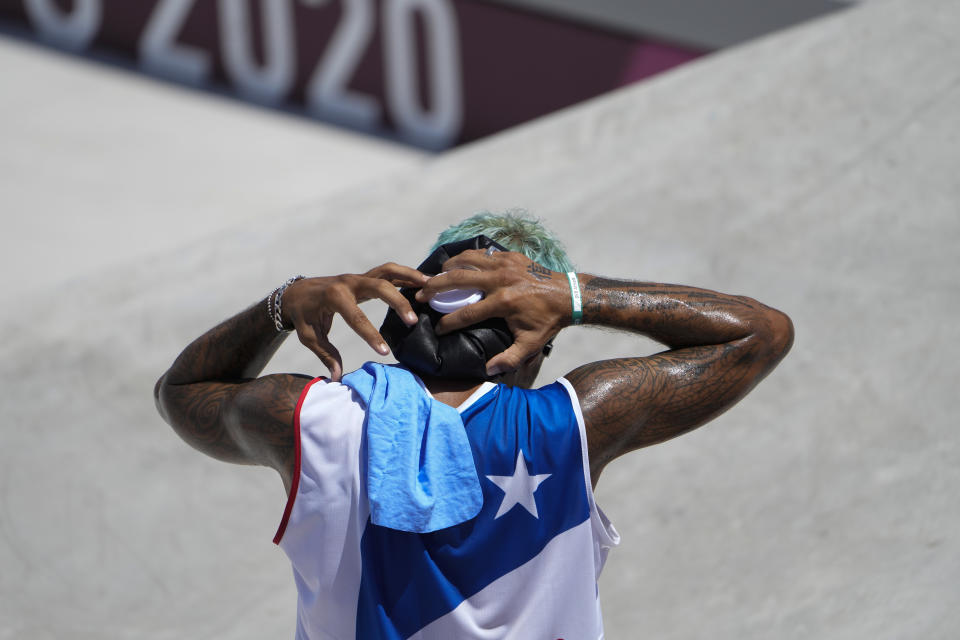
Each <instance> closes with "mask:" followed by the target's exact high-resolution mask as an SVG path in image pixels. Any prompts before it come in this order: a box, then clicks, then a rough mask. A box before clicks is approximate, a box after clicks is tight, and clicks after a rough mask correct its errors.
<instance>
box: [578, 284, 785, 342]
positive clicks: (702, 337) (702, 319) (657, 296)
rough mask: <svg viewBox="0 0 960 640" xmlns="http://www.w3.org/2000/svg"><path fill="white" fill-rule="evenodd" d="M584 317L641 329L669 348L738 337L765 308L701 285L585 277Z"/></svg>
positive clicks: (760, 318) (762, 315) (746, 332)
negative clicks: (698, 286)
mask: <svg viewBox="0 0 960 640" xmlns="http://www.w3.org/2000/svg"><path fill="white" fill-rule="evenodd" d="M583 280H584V284H583V289H584V291H583V298H584V303H583V314H584V321H585V322H590V323H595V324H600V325H604V326H610V327H616V328H620V329H627V330H632V331H637V332H639V333H643V334H644V335H647V336H648V337H650V338H653V339H654V340H656V341H658V342H661V343H663V344H665V345H667V346H669V347H674V348H676V347H687V346H696V345H703V344H717V343H721V342H729V341H731V340H738V339H740V338H744V337H746V336H747V335H749V334H750V333H751V329H753V328H755V326H756V325H757V324H758V323H762V322H764V320H765V316H766V314H767V312H768V311H770V309H769V308H768V307H765V306H764V305H762V304H760V303H759V302H757V301H755V300H751V299H749V298H743V297H739V296H730V295H725V294H722V293H718V292H716V291H709V290H707V289H697V288H695V287H687V286H682V285H670V284H659V283H652V282H630V281H622V280H611V279H609V278H599V277H595V276H586V277H585V278H584V279H583Z"/></svg>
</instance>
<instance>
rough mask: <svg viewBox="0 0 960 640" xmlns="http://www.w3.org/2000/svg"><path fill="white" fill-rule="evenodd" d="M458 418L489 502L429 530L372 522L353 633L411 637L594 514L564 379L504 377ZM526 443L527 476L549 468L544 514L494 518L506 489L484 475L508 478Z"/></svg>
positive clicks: (541, 493) (541, 489)
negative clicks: (537, 383)
mask: <svg viewBox="0 0 960 640" xmlns="http://www.w3.org/2000/svg"><path fill="white" fill-rule="evenodd" d="M462 417H463V422H464V426H465V427H466V429H467V434H468V436H469V439H470V446H471V448H472V450H473V457H474V460H475V461H476V465H477V473H478V475H479V476H480V484H481V487H482V489H483V508H482V509H481V511H480V513H479V515H477V517H476V518H474V519H473V520H470V521H468V522H464V523H462V524H459V525H457V526H454V527H449V528H447V529H442V530H440V531H435V532H433V533H425V534H416V533H408V532H404V531H396V530H393V529H386V528H384V527H380V526H377V525H373V524H371V523H370V522H369V520H368V522H367V526H366V529H365V530H364V533H363V538H362V540H361V543H360V549H361V555H362V558H363V560H362V562H363V568H362V574H361V582H360V594H359V599H358V602H357V638H364V639H365V640H366V639H374V640H379V639H384V640H387V639H389V640H400V639H403V638H408V637H410V636H412V635H413V634H415V633H416V632H417V631H419V630H420V629H422V628H423V627H425V626H426V625H427V624H429V623H430V622H432V621H434V620H436V619H437V618H439V617H441V616H443V615H444V614H446V613H449V612H450V611H452V610H453V609H455V608H456V607H457V606H458V605H459V604H460V603H461V602H463V600H465V599H466V598H469V597H470V596H472V595H474V594H476V593H477V592H479V591H480V590H481V589H483V588H484V587H486V586H487V585H489V584H490V583H491V582H493V581H494V580H496V579H498V578H500V577H502V576H504V575H506V574H507V573H509V572H511V571H513V570H514V569H516V568H517V567H519V566H521V565H523V564H525V563H526V562H528V561H529V560H531V559H532V558H534V557H535V556H536V555H537V554H539V553H540V551H541V550H542V549H543V548H544V547H545V546H546V545H547V543H548V542H549V541H550V540H551V539H552V538H554V537H555V536H557V535H559V534H560V533H563V532H564V531H567V530H568V529H571V528H573V527H575V526H576V525H578V524H580V523H581V522H583V521H585V520H587V519H588V518H589V517H590V507H589V503H588V501H587V493H586V482H585V475H584V470H583V462H582V454H581V448H580V430H579V427H578V425H577V419H576V416H575V414H574V412H573V410H572V408H571V405H570V396H569V394H568V393H567V391H566V389H565V388H564V387H563V385H561V384H560V383H559V382H556V383H554V384H551V385H549V386H546V387H543V388H542V389H538V390H535V391H531V390H528V389H520V388H516V387H506V386H503V385H500V386H497V387H495V388H494V389H492V390H491V391H490V392H489V393H487V394H485V395H484V396H483V397H482V398H480V399H478V400H477V401H476V402H475V403H474V404H473V405H472V406H470V407H469V408H467V409H466V410H465V411H464V412H463V414H462ZM520 451H522V452H523V457H524V459H525V460H526V462H527V472H528V473H529V474H530V475H538V474H552V475H551V476H550V477H549V478H547V479H546V480H544V481H543V482H542V483H541V484H540V485H539V486H538V488H537V490H536V492H535V493H534V496H535V498H536V505H537V511H538V515H539V518H536V517H534V516H533V515H532V514H531V513H530V512H529V511H527V510H526V509H525V508H524V507H523V506H522V505H519V504H518V505H515V506H514V507H513V508H512V509H511V510H510V511H509V512H507V513H505V514H503V515H502V516H501V517H500V518H497V519H494V516H495V515H496V513H497V510H498V509H499V507H500V503H501V502H502V501H503V498H504V492H503V491H502V490H501V489H500V488H499V487H498V486H497V485H496V484H494V483H493V482H491V481H490V480H489V479H488V478H487V477H486V476H489V475H493V476H512V475H513V474H514V471H515V468H516V464H517V454H518V452H520ZM531 588H536V587H535V586H533V585H531Z"/></svg>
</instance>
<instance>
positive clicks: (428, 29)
mask: <svg viewBox="0 0 960 640" xmlns="http://www.w3.org/2000/svg"><path fill="white" fill-rule="evenodd" d="M0 18H7V19H13V20H19V21H22V22H25V23H26V24H27V25H28V26H29V28H30V29H31V30H32V31H33V32H34V33H35V34H36V36H37V37H38V38H39V39H41V40H43V41H45V42H47V43H49V44H52V45H54V46H56V47H59V48H62V49H67V50H71V51H75V52H84V51H87V50H89V49H91V48H92V47H94V48H97V49H98V50H105V51H112V52H119V53H121V54H122V55H124V56H126V57H129V58H133V60H134V61H135V63H136V64H137V65H138V66H139V67H140V68H142V69H143V70H144V71H146V72H148V73H151V74H155V75H159V76H162V77H165V78H168V79H171V80H174V81H176V82H181V83H185V84H189V85H193V86H200V87H217V86H222V85H224V84H225V85H227V86H228V87H229V88H230V89H231V90H232V91H235V92H236V93H237V94H238V95H239V96H241V97H243V98H245V99H248V100H251V101H254V102H257V103H261V104H266V105H272V106H281V107H284V108H293V109H294V110H302V111H305V112H306V113H308V114H310V115H313V116H316V117H318V118H319V119H322V120H325V121H329V122H333V123H337V124H340V125H343V126H347V127H351V128H354V129H359V130H363V131H368V132H372V133H378V134H381V135H387V136H390V137H396V138H399V139H401V140H403V141H406V142H409V143H411V144H414V145H417V146H421V147H425V148H432V149H442V148H446V147H449V146H451V145H453V144H456V143H458V142H463V141H467V140H471V139H475V138H478V137H481V136H483V135H487V134H489V133H493V132H494V131H497V130H499V129H502V128H505V127H507V126H511V125H513V124H517V123H518V122H522V121H524V120H527V119H530V118H532V117H536V116H539V115H542V114H543V113H547V112H549V111H553V110H555V109H558V108H561V107H564V106H567V105H569V104H572V103H574V102H578V101H580V100H583V99H586V98H589V97H592V96H594V95H597V94H599V93H603V92H605V91H608V90H610V89H613V88H615V87H617V86H620V85H622V84H624V83H626V82H628V81H631V80H633V79H636V78H634V77H630V72H629V70H627V71H625V69H626V68H627V67H629V66H630V61H631V60H632V59H634V58H636V55H637V52H638V51H639V50H640V49H642V48H643V47H644V46H646V47H648V48H649V47H658V48H659V50H661V51H660V53H662V50H670V51H672V52H674V54H675V55H674V56H673V57H672V58H670V57H669V56H668V58H669V59H670V60H671V61H672V62H671V64H669V65H667V66H673V64H677V63H679V62H682V61H684V60H686V59H689V58H690V57H694V55H696V54H694V53H692V52H685V51H682V50H679V49H677V48H675V47H669V46H667V45H659V44H652V43H644V42H642V41H641V40H640V39H638V38H636V37H628V36H623V35H619V34H612V33H607V32H603V31H599V30H596V29H590V28H587V27H583V26H580V25H573V24H570V23H568V22H563V21H559V20H556V19H551V18H546V17H544V16H536V15H534V14H530V13H527V12H521V11H515V10H511V9H507V8H504V7H502V6H498V5H494V4H490V3H486V2H478V1H476V0H71V1H66V0H0ZM661 58H662V56H661ZM634 75H636V74H634Z"/></svg>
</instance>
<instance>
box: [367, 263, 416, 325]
mask: <svg viewBox="0 0 960 640" xmlns="http://www.w3.org/2000/svg"><path fill="white" fill-rule="evenodd" d="M418 273H419V272H418ZM367 284H368V285H369V286H370V287H371V289H369V290H368V297H370V298H379V299H380V300H383V301H384V302H386V303H387V305H389V307H390V308H391V309H393V310H394V311H396V312H397V315H398V316H400V319H401V320H403V321H404V322H405V323H406V324H407V326H408V327H412V326H413V325H415V324H417V314H416V312H414V310H413V306H412V305H411V304H410V301H409V300H407V299H406V298H405V297H404V296H403V294H401V293H400V292H399V291H397V289H396V288H395V287H394V286H393V285H392V284H390V283H388V282H387V281H385V280H373V281H372V282H369V283H367Z"/></svg>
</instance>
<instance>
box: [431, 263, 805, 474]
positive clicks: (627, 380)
mask: <svg viewBox="0 0 960 640" xmlns="http://www.w3.org/2000/svg"><path fill="white" fill-rule="evenodd" d="M455 263H456V264H469V265H471V266H474V267H476V268H477V269H478V270H479V271H470V270H463V269H460V270H450V268H449V267H451V266H453V265H454V264H455ZM445 269H447V271H448V273H446V274H443V275H440V276H437V277H436V278H434V279H431V280H430V281H429V282H428V283H427V284H426V286H425V287H424V288H423V289H422V290H421V291H420V292H419V293H418V294H417V295H418V299H422V300H425V299H427V298H428V297H429V296H431V295H433V294H435V293H436V292H437V291H441V290H445V289H450V288H466V287H475V288H480V289H482V290H483V291H485V293H486V298H485V299H484V300H482V301H481V302H478V303H476V304H474V305H471V306H469V307H466V308H464V309H461V310H460V311H457V312H455V313H451V314H450V315H447V316H445V317H444V319H443V320H442V321H441V322H440V324H439V325H438V327H437V328H438V330H439V331H442V332H446V331H452V330H456V329H458V328H461V327H464V326H469V325H471V324H474V323H476V322H480V321H482V320H484V319H486V318H489V317H503V318H505V319H506V321H507V324H508V325H509V326H510V329H511V331H513V334H514V344H513V345H512V346H511V347H510V348H509V349H507V351H505V352H503V353H501V354H499V355H498V356H496V357H494V358H493V359H491V361H490V362H489V363H488V371H490V372H496V371H507V370H511V369H516V368H517V367H519V366H520V365H521V364H522V363H523V362H524V361H525V360H526V359H527V358H529V357H532V356H534V355H535V354H537V353H538V352H539V350H540V349H541V348H542V346H543V344H544V343H546V341H547V340H549V339H550V338H552V337H553V336H554V335H556V333H557V332H559V331H560V330H561V329H562V328H564V327H566V326H569V324H570V323H571V303H570V299H571V295H570V288H569V285H568V282H567V277H566V276H565V275H564V274H561V273H557V272H552V271H548V270H546V269H543V268H542V267H539V265H534V263H533V262H532V261H530V260H529V259H528V258H525V257H524V256H522V255H521V254H518V253H512V252H499V253H496V254H494V255H492V256H487V255H485V254H484V253H483V252H480V251H465V252H463V253H461V254H460V255H458V256H457V257H455V258H453V259H451V261H449V262H448V263H447V265H445ZM579 280H580V287H581V290H582V294H583V322H584V323H585V324H593V325H599V326H604V327H609V328H614V329H620V330H625V331H630V332H634V333H639V334H642V335H645V336H647V337H649V338H652V339H654V340H656V341H658V342H661V343H663V344H664V345H666V346H667V347H668V350H667V351H663V352H661V353H658V354H655V355H652V356H644V357H640V356H637V357H628V358H616V359H612V360H603V361H599V362H593V363H590V364H587V365H584V366H582V367H578V368H577V369H574V370H573V371H571V372H570V373H569V374H567V376H566V378H567V379H568V380H569V381H570V382H571V384H572V385H573V387H574V389H575V390H576V391H577V394H578V396H579V398H580V404H581V408H582V410H583V416H584V421H585V423H586V429H587V440H588V447H589V451H590V471H591V477H592V478H593V482H594V483H596V481H597V478H599V476H600V472H601V471H602V470H603V468H604V467H605V466H606V465H607V463H609V462H610V461H611V460H613V459H615V458H617V457H618V456H621V455H623V454H624V453H627V452H629V451H632V450H634V449H639V448H641V447H646V446H649V445H651V444H656V443H658V442H663V441H665V440H669V439H670V438H673V437H676V436H678V435H681V434H683V433H686V432H688V431H691V430H692V429H695V428H697V427H699V426H701V425H703V424H705V423H706V422H708V421H709V420H711V419H712V418H714V417H716V416H718V415H720V414H721V413H723V412H724V411H725V410H727V409H728V408H730V407H731V406H732V405H733V404H735V403H736V402H737V401H738V400H740V399H741V398H743V397H744V396H745V395H746V394H747V393H748V392H749V391H750V390H751V389H752V388H753V387H754V386H755V385H756V384H757V383H758V382H760V380H762V379H763V378H764V376H766V375H767V374H768V373H769V372H770V371H771V370H772V369H773V368H774V367H775V366H776V365H777V363H778V362H780V360H781V359H782V358H783V357H784V356H785V355H786V353H787V351H789V349H790V346H791V344H792V342H793V326H792V324H791V322H790V319H789V318H788V317H787V316H786V315H784V314H783V313H781V312H779V311H777V310H776V309H772V308H770V307H767V306H765V305H763V304H760V303H759V302H757V301H756V300H753V299H751V298H746V297H742V296H733V295H727V294H722V293H718V292H716V291H709V290H707V289H698V288H695V287H687V286H680V285H668V284H657V283H650V282H630V281H620V280H610V279H607V278H601V277H598V276H592V275H588V274H580V275H579Z"/></svg>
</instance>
